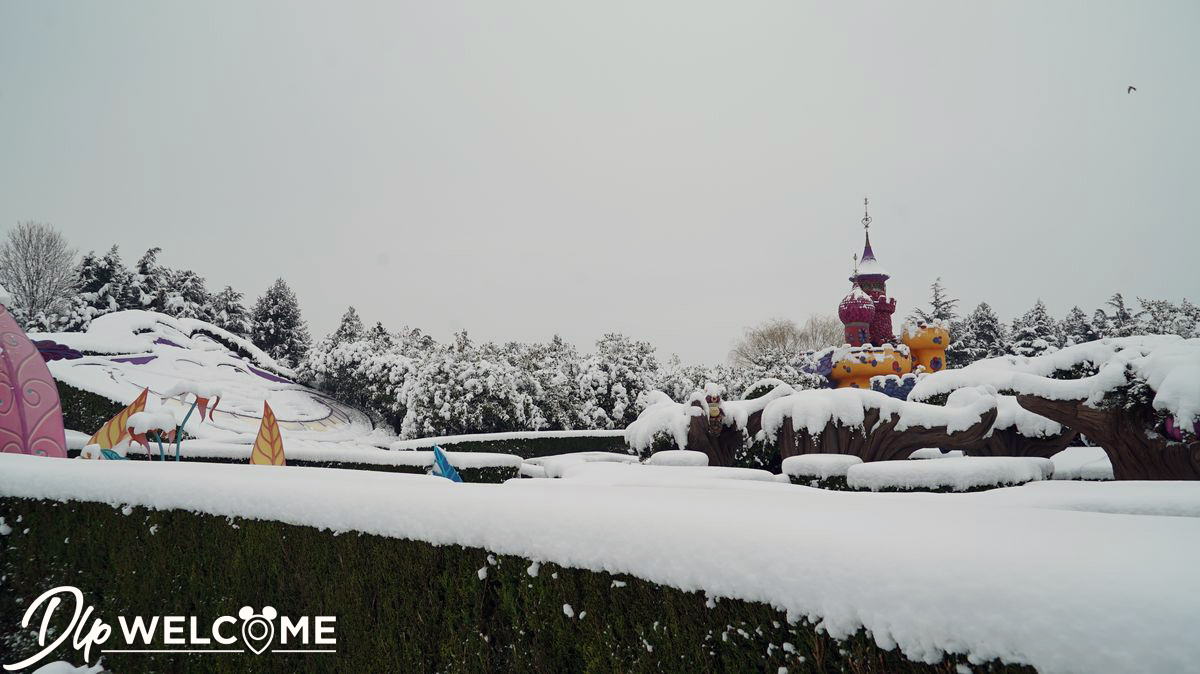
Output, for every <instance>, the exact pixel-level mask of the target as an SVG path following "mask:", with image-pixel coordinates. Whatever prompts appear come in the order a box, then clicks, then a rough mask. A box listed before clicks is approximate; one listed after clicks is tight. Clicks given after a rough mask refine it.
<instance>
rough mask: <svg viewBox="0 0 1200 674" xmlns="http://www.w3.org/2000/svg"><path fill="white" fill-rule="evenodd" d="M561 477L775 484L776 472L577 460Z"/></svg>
mask: <svg viewBox="0 0 1200 674" xmlns="http://www.w3.org/2000/svg"><path fill="white" fill-rule="evenodd" d="M560 477H562V478H563V481H564V482H570V483H572V484H587V485H591V486H606V487H705V486H710V485H711V484H712V483H714V482H724V481H728V480H738V481H749V482H770V483H776V480H775V475H773V474H771V473H769V472H767V471H765V470H758V469H756V468H724V467H717V466H648V465H642V464H636V463H633V464H621V463H578V464H575V465H572V466H569V467H567V468H566V469H565V470H564V471H563V472H562V475H561V476H560ZM776 484H777V483H776Z"/></svg>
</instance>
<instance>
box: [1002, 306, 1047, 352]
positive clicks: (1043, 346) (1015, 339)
mask: <svg viewBox="0 0 1200 674" xmlns="http://www.w3.org/2000/svg"><path fill="white" fill-rule="evenodd" d="M1057 331H1058V330H1057V324H1056V323H1055V322H1054V319H1053V318H1051V317H1050V314H1049V312H1047V311H1046V305H1045V304H1044V303H1043V302H1042V301H1041V300H1040V299H1039V300H1038V301H1037V302H1036V303H1035V304H1034V305H1033V308H1032V309H1030V310H1029V311H1027V312H1025V315H1024V316H1021V317H1020V318H1018V319H1017V320H1015V321H1013V332H1012V351H1013V353H1015V354H1016V355H1018V356H1030V357H1032V356H1040V355H1041V354H1043V353H1045V352H1047V351H1049V350H1052V349H1057V348H1058V343H1057V342H1058V336H1057Z"/></svg>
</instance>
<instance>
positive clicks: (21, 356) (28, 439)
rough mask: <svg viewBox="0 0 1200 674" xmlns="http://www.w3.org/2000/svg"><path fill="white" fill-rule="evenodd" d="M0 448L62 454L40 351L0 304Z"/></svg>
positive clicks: (58, 417)
mask: <svg viewBox="0 0 1200 674" xmlns="http://www.w3.org/2000/svg"><path fill="white" fill-rule="evenodd" d="M0 348H2V349H3V350H4V352H3V354H0V452H11V453H15V454H35V455H38V456H53V457H61V458H64V459H65V458H67V439H66V433H65V432H64V431H63V416H62V407H61V405H60V404H59V401H58V386H57V385H55V383H54V377H52V376H50V369H49V368H47V367H46V361H45V360H43V359H42V354H41V353H40V352H39V351H38V350H37V347H35V346H34V345H33V342H31V341H29V337H26V336H25V331H24V330H22V329H21V326H19V325H17V322H16V321H15V320H13V317H12V314H10V313H9V312H8V308H7V307H5V306H4V305H2V304H0Z"/></svg>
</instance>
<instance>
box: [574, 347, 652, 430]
mask: <svg viewBox="0 0 1200 674" xmlns="http://www.w3.org/2000/svg"><path fill="white" fill-rule="evenodd" d="M657 371H658V361H657V360H655V358H654V347H653V346H651V345H650V343H649V342H635V341H633V340H632V339H630V338H628V337H626V336H625V335H621V334H617V333H609V334H607V335H604V336H603V337H601V338H600V341H598V342H596V353H594V354H591V355H589V356H587V357H586V358H585V359H584V361H583V367H582V371H581V372H580V374H579V384H580V389H581V390H582V391H583V395H584V401H583V409H582V412H583V415H584V416H585V417H586V418H588V419H589V420H590V421H591V423H592V425H593V426H594V427H595V428H625V427H626V426H628V425H629V424H630V423H631V422H633V420H634V419H637V415H638V410H637V407H636V405H635V403H636V402H637V397H638V394H639V393H641V392H642V391H646V390H650V389H652V388H653V386H654V377H655V374H656V373H657Z"/></svg>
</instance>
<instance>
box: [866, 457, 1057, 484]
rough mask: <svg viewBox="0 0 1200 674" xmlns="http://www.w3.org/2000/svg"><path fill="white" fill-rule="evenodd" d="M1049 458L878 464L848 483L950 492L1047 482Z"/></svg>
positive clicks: (886, 462) (981, 458)
mask: <svg viewBox="0 0 1200 674" xmlns="http://www.w3.org/2000/svg"><path fill="white" fill-rule="evenodd" d="M1053 472H1054V465H1053V464H1052V463H1051V462H1050V460H1049V459H1040V458H1033V457H1016V456H989V457H963V458H961V459H942V460H940V461H875V462H872V463H864V464H861V465H857V466H852V467H851V468H850V469H849V470H848V471H847V472H846V484H847V485H849V486H850V488H852V489H869V490H871V491H880V490H884V489H950V490H953V491H966V490H967V489H975V488H979V487H992V486H999V485H1015V484H1024V483H1026V482H1032V481H1034V480H1044V479H1048V478H1049V477H1050V475H1051V474H1052V473H1053Z"/></svg>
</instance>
